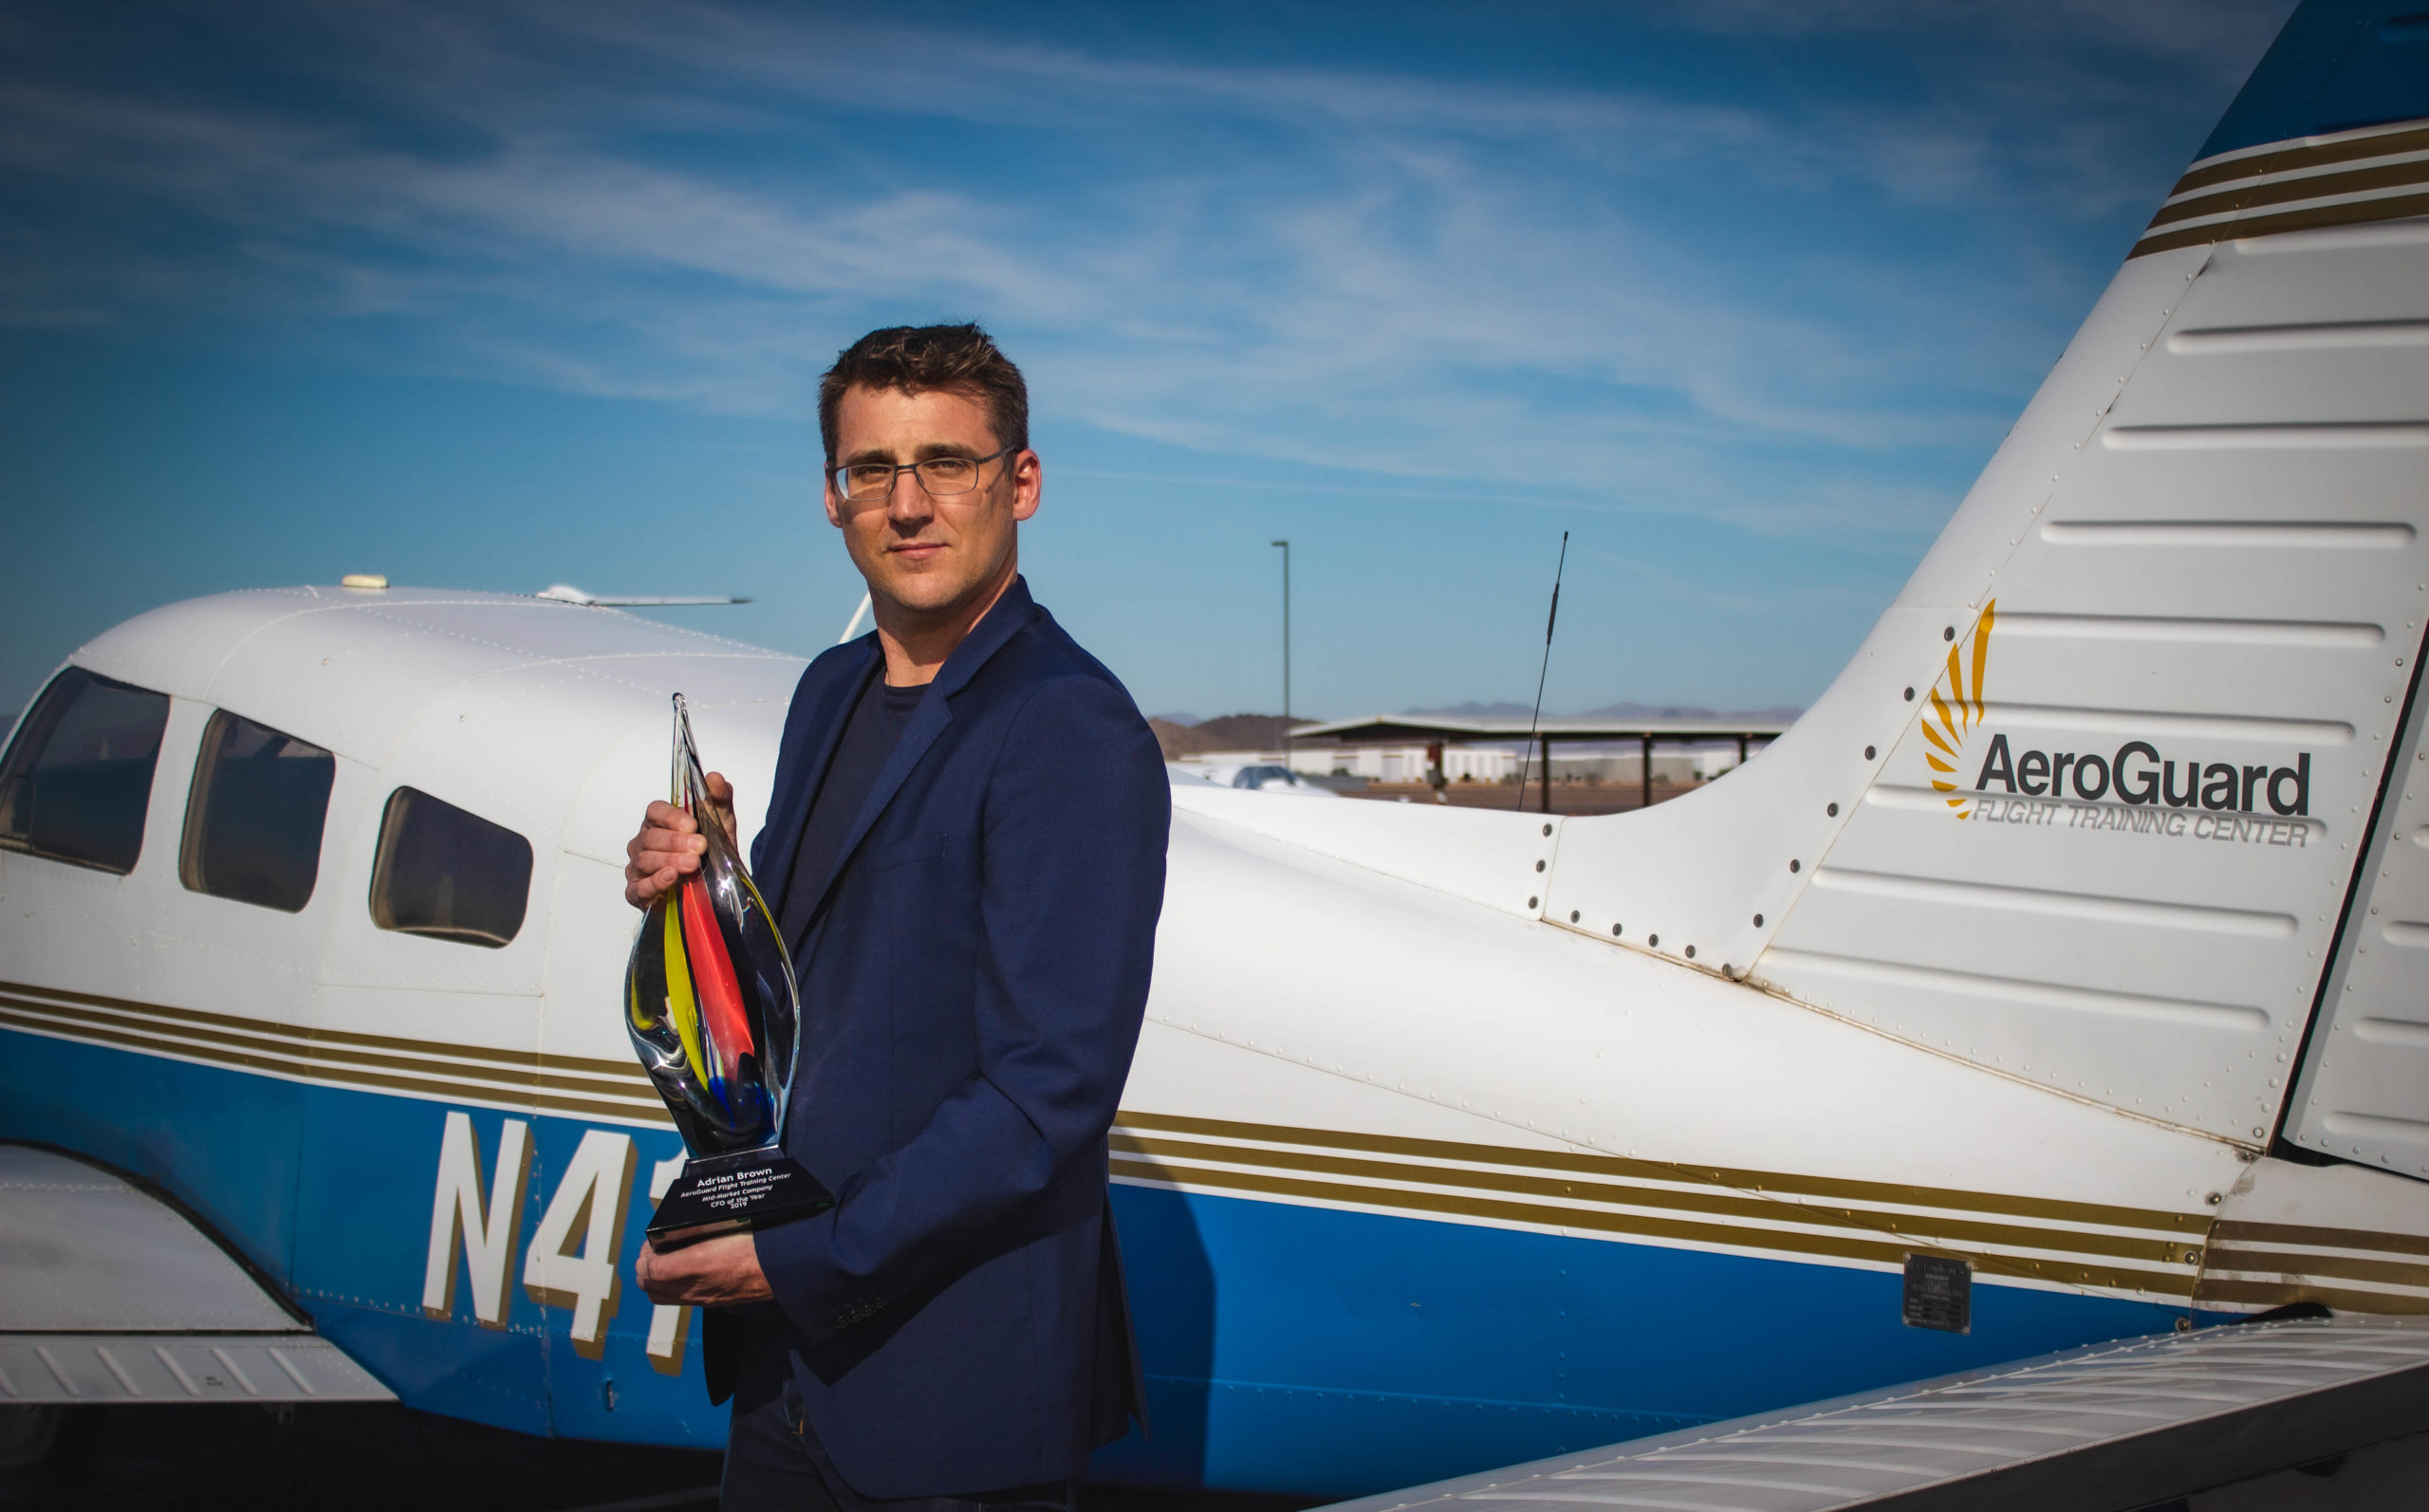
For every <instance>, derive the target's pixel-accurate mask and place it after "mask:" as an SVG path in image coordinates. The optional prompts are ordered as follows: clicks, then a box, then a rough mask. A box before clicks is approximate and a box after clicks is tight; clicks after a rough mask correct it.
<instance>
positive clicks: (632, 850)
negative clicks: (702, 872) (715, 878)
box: [624, 772, 733, 911]
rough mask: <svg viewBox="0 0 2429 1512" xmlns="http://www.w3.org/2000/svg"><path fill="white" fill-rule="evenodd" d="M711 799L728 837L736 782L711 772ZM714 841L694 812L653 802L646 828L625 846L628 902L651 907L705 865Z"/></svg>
mask: <svg viewBox="0 0 2429 1512" xmlns="http://www.w3.org/2000/svg"><path fill="white" fill-rule="evenodd" d="M709 802H712V803H714V804H715V805H716V810H717V820H718V821H719V822H721V823H723V824H724V825H725V832H726V833H727V834H728V835H732V833H733V784H732V783H729V782H727V781H726V780H725V776H724V774H723V773H720V772H711V773H709ZM708 849H709V842H708V840H707V839H706V838H704V837H703V836H702V835H701V834H700V826H699V824H698V822H697V821H695V820H694V819H693V818H692V816H691V815H689V814H686V813H685V812H683V811H682V810H681V809H679V808H677V807H676V806H675V805H674V804H672V803H652V804H651V805H650V806H649V807H648V808H647V809H646V810H645V811H643V813H642V815H641V832H640V834H638V835H636V836H634V837H633V839H632V843H630V844H629V845H626V846H625V847H624V854H625V856H627V857H630V859H629V860H627V861H625V863H624V901H625V902H627V903H630V904H631V905H632V906H633V907H635V908H637V909H641V910H644V911H646V910H647V909H648V908H649V906H650V905H651V904H652V903H655V902H657V901H658V898H659V897H660V896H662V895H663V894H666V893H669V892H671V891H673V890H674V888H675V885H676V884H677V883H678V882H680V881H682V880H683V878H685V877H687V876H691V875H693V874H694V873H695V872H697V871H698V870H699V869H700V857H702V856H704V855H706V854H707V853H708Z"/></svg>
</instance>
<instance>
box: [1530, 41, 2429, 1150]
mask: <svg viewBox="0 0 2429 1512" xmlns="http://www.w3.org/2000/svg"><path fill="white" fill-rule="evenodd" d="M2414 31H2418V32H2420V37H2419V38H2418V39H2416V38H2415V37H2414V36H2413V32H2414ZM2407 59H2408V60H2409V62H2410V65H2409V67H2408V68H2406V67H2403V66H2401V65H2402V64H2403V63H2404V62H2405V60H2407ZM2390 60H2393V61H2392V62H2390ZM2255 132H2262V133H2269V132H2274V133H2281V134H2282V135H2278V136H2269V137H2266V138H2265V139H2264V138H2256V137H2254V136H2253V133H2255ZM2424 533H2429V24H2417V23H2416V22H2414V21H2409V20H2403V19H2388V18H2387V17H2383V16H2380V15H2379V14H2378V13H2377V11H2376V10H2374V9H2372V8H2369V7H2356V6H2351V5H2344V6H2335V5H2330V6H2322V5H2316V4H2312V5H2306V6H2305V7H2304V8H2303V9H2302V10H2301V11H2299V12H2298V13H2297V14H2296V16H2295V17H2294V19H2293V20H2292V21H2291V22H2290V23H2289V25H2288V28H2287V30H2286V33H2285V35H2284V36H2283V37H2281V38H2280V40H2279V43H2278V45H2277V46H2276V47H2275V48H2273V49H2272V50H2271V54H2270V58H2269V60H2267V61H2265V62H2264V64H2263V65H2262V66H2261V68H2260V69H2259V70H2258V71H2257V72H2256V73H2255V75H2254V77H2253V83H2252V84H2251V85H2250V86H2248V87H2247V88H2246V90H2245V92H2244V95H2243V96H2242V97H2241V98H2239V99H2238V101H2236V104H2235V106H2234V110H2233V111H2231V112H2230V114H2229V117H2228V119H2227V120H2226V121H2225V122H2224V123H2222V125H2221V127H2220V129H2219V134H2218V135H2217V136H2215V137H2214V138H2213V139H2212V143H2211V146H2210V147H2209V148H2208V149H2206V150H2205V157H2203V159H2202V160H2200V161H2197V162H2196V163H2195V164H2194V165H2193V167H2192V169H2191V170H2190V171H2189V172H2188V173H2187V174H2186V175H2184V178H2183V179H2182V180H2181V181H2180V183H2179V186H2178V188H2177V190H2176V191H2175V192H2174V193H2173V194H2171V195H2170V196H2169V198H2168V200H2167V201H2166V202H2165V204H2164V205H2162V207H2161V208H2160V212H2159V213H2158V215H2157V217H2155V219H2154V221H2153V223H2152V227H2151V229H2150V230H2148V231H2146V232H2145V233H2144V235H2143V236H2142V238H2141V240H2140V241H2139V243H2138V244H2137V246H2136V247H2135V248H2134V249H2133V250H2132V253H2131V255H2129V257H2128V258H2127V260H2126V262H2125V264H2124V266H2123V267H2122V268H2121V269H2120V270H2119V272H2118V274H2117V276H2116V278H2115V280H2114V281H2113V282H2112V283H2111V284H2110V286H2109V288H2108V290H2107V292H2106V293H2105V296H2104V297H2103V298H2102V300H2101V301H2100V303H2099V304H2098V305H2097V306H2096V307H2095V308H2094V310H2093V311H2092V313H2091V315H2090V317H2089V319H2088V320H2086V323H2085V324H2084V327H2083V329H2082V331H2081V332H2080V333H2078V335H2077V336H2076V338H2075V340H2074V341H2073V342H2072V344H2071V345H2069V347H2068V348H2067V352H2066V354H2065V356H2064V357H2063V358H2062V359H2061V360H2060V361H2059V363H2058V365H2057V367H2056V369H2055V370H2054V371H2053V372H2052V373H2051V374H2050V376H2049V379H2048V380H2047V382H2045V383H2044V385H2043V387H2042V389H2041V391H2040V393H2039V394H2038V395H2037V396H2035V397H2034V399H2033V401H2032V403H2031V405H2030V407H2029V408H2028V409H2027V411H2026V413H2025V415H2024V417H2023V418H2022V419H2021V420H2020V421H2019V422H2018V424H2017V426H2016V428H2015V430H2014V431H2013V432H2012V433H2011V435H2010V436H2009V438H2008V440H2007V442H2006V444H2005V445H2004V446H2002V447H2001V449H2000V451H1999V452H1998V454H1997V455H1996V456H1995V457H1994V458H1993V460H1992V462H1991V464H1990V466H1989V467H1988V469H1987V470H1985V471H1984V473H1983V476H1982V478H1981V480H1980V481H1979V482H1978V483H1977V484H1976V485H1975V489H1974V490H1973V491H1972V493H1970V494H1969V495H1968V497H1967V498H1966V500H1965V502H1964V504H1963V505H1962V506H1961V507H1959V509H1958V510H1957V513H1956V516H1955V518H1954V519H1953V520H1952V521H1951V523H1950V525H1949V526H1948V528H1947V530H1946V532H1945V533H1944V534H1943V536H1942V537H1941V539H1940V541H1939V542H1938V544H1937V545H1935V547H1934V548H1933V550H1932V551H1931V552H1930V554H1929V555H1928V556H1927V557H1926V558H1925V560H1924V562H1923V563H1922V564H1921V566H1920V567H1919V569H1918V571H1917V572H1916V574H1915V577H1914V580H1913V581H1911V582H1910V583H1909V584H1908V585H1907V588H1906V590H1905V592H1904V593H1903V594H1901V597H1900V599H1899V601H1898V603H1897V605H1896V606H1895V607H1893V608H1892V609H1891V610H1890V611H1889V613H1888V614H1887V615H1885V616H1884V617H1883V618H1882V621H1881V623H1880V625H1879V626H1878V627H1876V629H1875V631H1874V633H1873V635H1872V636H1871V637H1870V638H1869V639H1868V640H1867V641H1866V642H1865V645H1864V646H1863V650H1862V652H1861V653H1860V654H1859V656H1858V659H1857V661H1856V662H1855V663H1854V664H1853V665H1852V666H1850V668H1849V669H1848V670H1847V671H1846V673H1844V674H1843V675H1842V676H1841V678H1840V679H1839V681H1838V682H1837V683H1836V684H1835V685H1834V686H1833V687H1832V688H1831V690H1830V691H1829V692H1828V693H1827V694H1826V696H1825V697H1824V698H1823V699H1822V700H1821V701H1820V702H1819V703H1817V705H1816V706H1815V707H1814V709H1813V710H1812V711H1811V712H1810V713H1809V714H1808V716H1807V718H1806V719H1805V720H1804V721H1801V722H1800V723H1799V725H1798V726H1797V727H1796V728H1795V729H1794V730H1792V731H1791V732H1790V733H1789V735H1788V736H1787V737H1785V738H1783V739H1782V740H1781V741H1780V742H1779V743H1778V744H1777V745H1776V746H1775V747H1772V749H1771V750H1770V751H1769V752H1767V753H1766V754H1765V755H1764V756H1763V757H1762V758H1761V759H1760V760H1758V761H1756V762H1754V763H1752V764H1751V765H1749V766H1748V767H1747V768H1745V770H1744V771H1743V772H1742V773H1741V774H1737V775H1733V776H1732V777H1731V778H1729V779H1728V780H1727V781H1726V782H1723V783H1721V784H1716V785H1715V787H1713V788H1711V789H1708V790H1705V791H1702V792H1698V793H1696V794H1693V795H1690V796H1688V797H1687V798H1683V799H1681V800H1679V801H1678V802H1674V803H1670V804H1665V805H1663V806H1662V807H1660V808H1659V809H1654V810H1650V811H1647V812H1644V813H1642V814H1638V815H1628V816H1623V817H1620V818H1616V819H1613V820H1607V821H1569V823H1568V824H1567V825H1566V826H1565V828H1564V830H1563V833H1562V836H1561V839H1560V854H1559V857H1558V874H1557V877H1556V880H1555V883H1554V885H1553V887H1552V889H1551V891H1550V895H1549V896H1548V899H1547V904H1548V908H1547V913H1546V916H1547V917H1548V918H1549V919H1552V920H1554V921H1555V922H1559V923H1563V924H1570V925H1572V926H1573V927H1575V928H1578V929H1581V930H1585V931H1590V932H1594V933H1596V934H1599V935H1602V936H1604V937H1606V938H1608V937H1612V936H1614V935H1616V936H1617V937H1618V938H1619V939H1620V940H1621V942H1622V944H1634V945H1640V946H1642V947H1644V948H1647V949H1653V950H1659V951H1660V953H1661V954H1664V955H1673V954H1676V955H1678V957H1679V958H1680V959H1682V960H1684V959H1693V960H1694V961H1695V962H1696V964H1697V965H1698V966H1703V967H1710V968H1715V969H1725V970H1726V971H1727V972H1728V973H1729V974H1731V975H1733V976H1752V977H1753V978H1755V979H1758V980H1759V981H1760V982H1762V983H1763V984H1766V985H1768V986H1772V987H1773V988H1775V989H1777V990H1779V991H1782V992H1785V993H1787V994H1789V995H1791V996H1793V997H1795V998H1797V999H1799V1000H1801V1001H1804V1002H1807V1003H1809V1004H1812V1005H1815V1006H1818V1007H1822V1008H1825V1009H1826V1010H1829V1011H1832V1012H1835V1013H1839V1014H1842V1015H1844V1016H1845V1017H1848V1018H1850V1019H1853V1020H1856V1021H1858V1022H1860V1023H1865V1024H1868V1025H1871V1026H1873V1027H1876V1028H1878V1029H1880V1030H1881V1031H1882V1032H1884V1033H1887V1034H1891V1035H1895V1036H1897V1037H1899V1038H1901V1039H1906V1040H1910V1041H1913V1042H1918V1043H1920V1044H1924V1045H1927V1046H1929V1047H1931V1048H1933V1049H1935V1050H1938V1051H1941V1052H1943V1053H1946V1054H1950V1055H1954V1056H1957V1057H1961V1058H1963V1059H1965V1060H1971V1061H1974V1062H1976V1063H1978V1064H1981V1065H1984V1066H1987V1067H1991V1068H1993V1069H1997V1070H2000V1071H2003V1072H2005V1073H2007V1074H2009V1075H2012V1076H2014V1077H2016V1078H2019V1079H2025V1080H2028V1081H2030V1082H2033V1083H2035V1084H2038V1085H2043V1086H2048V1087H2050V1088H2053V1089H2057V1090H2061V1091H2064V1092H2066V1093H2067V1094H2069V1095H2071V1096H2075V1097H2085V1098H2088V1099H2093V1100H2097V1101H2101V1102H2104V1103H2106V1104H2109V1105H2110V1106H2113V1107H2116V1108H2118V1109H2120V1110H2123V1111H2124V1112H2127V1113H2130V1114H2134V1115H2138V1116H2144V1117H2148V1118H2151V1119H2155V1120H2158V1121H2161V1122H2165V1123H2168V1124H2172V1125H2177V1126H2180V1127H2184V1128H2189V1129H2195V1130H2198V1131H2201V1132H2204V1133H2207V1134H2213V1135H2216V1136H2218V1137H2221V1138H2225V1139H2230V1140H2234V1141H2236V1142H2239V1143H2245V1144H2260V1143H2264V1142H2266V1141H2267V1140H2268V1138H2269V1137H2270V1136H2271V1134H2272V1133H2273V1132H2274V1131H2275V1129H2276V1126H2277V1122H2278V1116H2279V1112H2280V1109H2281V1107H2282V1106H2283V1105H2284V1103H2285V1101H2286V1097H2287V1089H2288V1087H2289V1086H2290V1084H2291V1083H2292V1081H2293V1079H2294V1078H2295V1077H2296V1075H2297V1072H2298V1070H2299V1068H2300V1062H2301V1058H2302V1055H2303V1052H2304V1047H2305V1044H2306V1036H2307V1030H2308V1026H2309V1024H2310V1022H2311V1019H2312V1012H2313V1007H2314V1005H2315V1003H2316V1002H2317V1000H2318V998H2319V996H2320V992H2321V987H2322V983H2323V979H2324V973H2325V972H2326V971H2327V968H2328V967H2329V965H2330V963H2331V962H2332V961H2333V960H2335V959H2336V958H2337V955H2338V951H2339V949H2340V946H2339V941H2340V939H2344V938H2346V935H2347V934H2349V933H2350V931H2346V930H2345V929H2344V926H2345V924H2346V903H2347V898H2348V896H2349V895H2351V894H2352V893H2353V889H2354V880H2355V875H2356V868H2357V866H2358V865H2359V864H2360V863H2361V861H2362V859H2363V857H2364V853H2365V852H2368V851H2369V850H2370V846H2371V837H2372V835H2373V834H2374V833H2375V831H2374V830H2373V828H2372V825H2373V821H2374V819H2375V818H2377V817H2379V816H2380V814H2381V809H2382V798H2383V788H2384V786H2385V780H2386V777H2387V773H2388V770H2389V767H2390V764H2391V757H2394V758H2397V759H2400V760H2401V761H2403V762H2405V763H2409V762H2410V761H2411V759H2412V756H2413V752H2412V751H2411V750H2410V749H2409V748H2408V747H2406V748H2401V750H2399V747H2402V745H2403V720H2404V717H2405V713H2406V710H2407V709H2408V707H2409V704H2410V700H2411V695H2412V691H2413V688H2414V683H2415V675H2414V674H2415V673H2416V671H2417V667H2418V661H2419V654H2420V649H2421V641H2422V625H2423V619H2424V606H2429V540H2424ZM2422 797H2423V798H2424V799H2429V792H2424V793H2423V794H2422ZM2395 811H2396V810H2395V806H2394V805H2390V806H2389V807H2388V808H2387V815H2388V819H2387V822H2390V823H2391V822H2394V819H2393V815H2394V814H2395ZM2405 812H2407V813H2409V812H2410V810H2405ZM2409 822H2413V823H2415V824H2416V825H2418V824H2419V823H2420V820H2412V821H2409ZM2382 827H2383V826H2382ZM2423 833H2424V834H2429V831H2424V832H2423ZM2382 839H2383V837H2382ZM2406 843H2409V842H2408V841H2407V842H2406ZM2385 848H2386V847H2385V845H2384V844H2382V845H2381V847H2380V849H2381V851H2382V852H2384V850H2385ZM2415 848H2416V849H2417V848H2419V847H2417V846H2416V847H2415ZM2405 854H2409V852H2406V853H2405ZM2403 907H2405V908H2408V909H2412V910H2413V916H2417V917H2421V918H2424V919H2429V904H2425V905H2424V906H2421V907H2418V908H2415V907H2414V905H2413V904H2412V903H2411V902H2409V901H2407V902H2406V903H2405V904H2404V905H2403ZM2420 929H2421V934H2420V939H2421V941H2422V943H2424V944H2429V924H2424V925H2422V926H2421V927H2420ZM2399 932H2401V931H2399ZM1657 934H1658V935H1659V943H1658V944H1657V943H1656V942H1655V936H1656V935H1657ZM1691 947H1692V948H1693V949H1692V950H1691V949H1690V948H1691ZM2357 948H2358V947H2357ZM2374 949H2383V950H2393V949H2396V947H2395V946H2393V945H2386V944H2383V946H2382V947H2374ZM2423 959H2424V961H2429V957H2424V958H2423ZM2415 979H2416V980H2417V972H2416V973H2415ZM2417 995H2418V994H2417V993H2416V994H2415V996H2416V997H2417ZM2387 1011H2393V1010H2392V1009H2389V1010H2387ZM2406 1011H2410V1012H2412V1015H2413V1017H2415V1018H2420V1019H2423V1020H2429V1007H2424V1008H2421V1009H2419V1010H2406ZM2378 1017H2381V1018H2383V1017H2384V1014H2383V1013H2382V1014H2380V1015H2378ZM2406 1022H2407V1023H2408V1022H2409V1021H2408V1020H2407V1021H2406ZM2396 1039H2398V1040H2401V1041H2402V1043H2403V1045H2404V1046H2405V1047H2406V1053H2408V1054H2414V1055H2418V1056H2420V1057H2421V1058H2422V1064H2421V1066H2420V1068H2419V1070H2418V1071H2417V1072H2416V1073H2415V1074H2414V1075H2413V1077H2412V1081H2411V1084H2412V1085H2429V1075H2424V1074H2423V1073H2429V1023H2423V1024H2421V1025H2420V1026H2418V1027H2416V1028H2412V1029H2405V1030H2403V1031H2401V1033H2400V1034H2397V1035H2396ZM2391 1043H2392V1042H2391ZM2347 1113H2348V1125H2349V1119H2350V1117H2351V1116H2359V1115H2358V1114H2357V1113H2355V1112H2354V1111H2352V1110H2348V1111H2347ZM2400 1116H2401V1115H2399V1114H2397V1113H2388V1114H2385V1115H2380V1116H2379V1117H2381V1122H2380V1123H2379V1124H2373V1125H2370V1127H2371V1128H2372V1129H2374V1130H2375V1131H2377V1133H2378V1134H2386V1132H2387V1129H2388V1128H2389V1127H2391V1125H2390V1124H2389V1123H2388V1122H2387V1120H2388V1119H2393V1118H2398V1117H2400ZM2418 1116H2419V1117H2420V1120H2421V1121H2420V1122H2419V1123H2417V1124H2415V1125H2414V1126H2413V1127H2414V1128H2416V1129H2417V1130H2418V1132H2419V1134H2420V1136H2421V1137H2420V1144H2419V1146H2418V1149H2417V1154H2418V1155H2420V1156H2421V1157H2429V1108H2424V1109H2422V1110H2420V1111H2419V1113H2418ZM2349 1126H2351V1127H2360V1126H2359V1125H2349ZM2355 1143H2356V1142H2355V1141H2353V1140H2346V1145H2348V1146H2352V1145H2354V1144H2355ZM2340 1152H2343V1151H2340ZM2388 1164H2390V1165H2391V1166H2392V1165H2396V1164H2398V1162H2396V1161H2393V1160H2390V1161H2389V1162H2388ZM2416 1173H2429V1171H2417V1172H2416Z"/></svg>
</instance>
